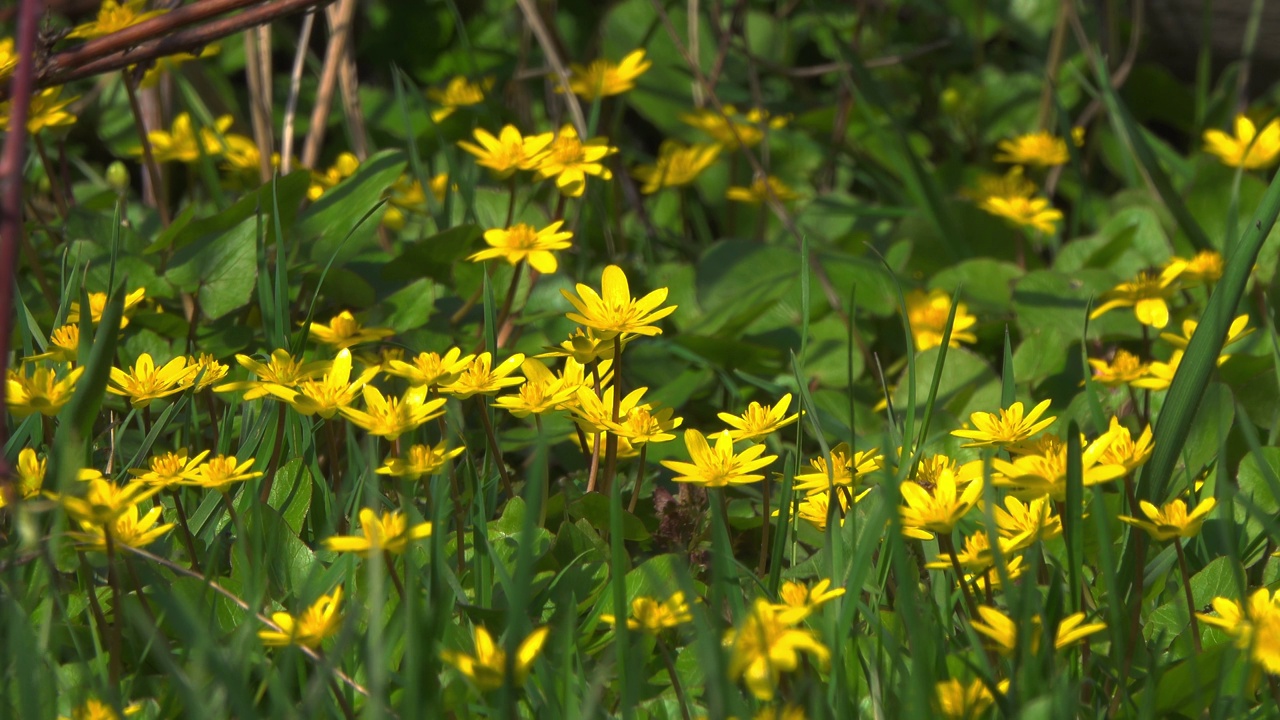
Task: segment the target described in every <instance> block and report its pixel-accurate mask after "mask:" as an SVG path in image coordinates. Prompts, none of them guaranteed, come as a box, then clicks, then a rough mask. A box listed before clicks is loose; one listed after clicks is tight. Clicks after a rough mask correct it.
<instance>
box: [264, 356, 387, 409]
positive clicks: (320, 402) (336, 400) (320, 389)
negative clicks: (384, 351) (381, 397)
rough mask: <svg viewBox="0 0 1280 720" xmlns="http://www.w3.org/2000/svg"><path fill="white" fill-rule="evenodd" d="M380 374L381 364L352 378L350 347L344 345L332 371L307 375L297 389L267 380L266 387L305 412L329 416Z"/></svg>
mask: <svg viewBox="0 0 1280 720" xmlns="http://www.w3.org/2000/svg"><path fill="white" fill-rule="evenodd" d="M377 374H378V368H368V369H367V370H365V371H364V372H362V373H360V376H359V377H357V378H356V379H355V380H354V381H352V380H351V351H350V350H349V349H347V348H343V349H342V350H340V351H338V356H337V357H336V358H334V360H333V365H332V366H331V367H330V369H329V372H327V373H325V374H324V376H323V377H322V378H320V379H319V380H312V379H310V378H307V379H304V380H302V381H301V382H299V383H298V384H297V389H294V388H289V387H285V386H283V385H279V384H276V383H267V384H266V389H267V392H269V393H271V394H272V395H275V396H276V397H278V398H280V399H281V400H284V401H285V402H287V403H289V404H290V405H291V406H293V409H294V410H297V411H298V412H300V413H302V414H303V415H316V414H318V415H320V417H322V418H324V419H326V420H328V419H330V418H332V417H333V416H334V415H336V414H337V413H338V410H339V408H344V407H346V406H348V405H350V404H351V402H352V401H353V400H355V399H356V393H357V392H359V391H360V388H362V387H364V386H365V384H367V383H368V382H369V381H370V380H372V379H373V376H374V375H377Z"/></svg>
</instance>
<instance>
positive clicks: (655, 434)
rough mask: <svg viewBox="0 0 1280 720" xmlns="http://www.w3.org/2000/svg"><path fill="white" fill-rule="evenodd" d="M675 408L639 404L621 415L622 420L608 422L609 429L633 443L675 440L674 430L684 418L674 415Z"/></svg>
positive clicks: (641, 443)
mask: <svg viewBox="0 0 1280 720" xmlns="http://www.w3.org/2000/svg"><path fill="white" fill-rule="evenodd" d="M674 414H675V410H673V409H672V408H669V407H664V408H661V409H655V408H654V407H653V406H652V405H649V404H645V405H638V406H636V407H633V408H631V410H629V411H627V413H626V414H624V415H620V417H621V422H616V423H615V422H612V421H608V422H606V427H607V428H608V431H609V432H611V433H614V434H616V435H617V436H618V437H623V438H626V439H627V440H629V441H631V444H632V445H644V444H646V443H664V442H669V441H671V440H675V439H676V436H675V435H673V434H672V433H671V431H672V430H675V429H676V428H678V427H680V425H681V423H683V422H684V418H678V417H674Z"/></svg>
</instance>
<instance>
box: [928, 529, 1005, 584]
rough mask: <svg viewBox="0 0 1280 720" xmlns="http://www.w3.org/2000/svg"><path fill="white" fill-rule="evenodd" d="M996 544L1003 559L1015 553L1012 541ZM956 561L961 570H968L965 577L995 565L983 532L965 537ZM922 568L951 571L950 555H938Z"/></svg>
mask: <svg viewBox="0 0 1280 720" xmlns="http://www.w3.org/2000/svg"><path fill="white" fill-rule="evenodd" d="M998 542H999V543H1000V552H1001V554H1002V555H1003V556H1004V557H1006V558H1007V557H1009V556H1010V555H1012V554H1013V553H1015V552H1017V548H1016V547H1015V546H1014V543H1013V542H1012V541H1010V540H1007V539H1005V538H998ZM956 561H957V562H958V563H959V564H960V567H961V568H963V569H965V570H968V572H967V573H965V574H966V575H974V574H978V573H985V572H986V571H987V570H988V569H990V568H991V567H993V566H994V565H995V553H993V552H992V551H991V538H990V536H988V535H987V533H986V532H985V531H983V530H979V531H978V532H976V533H974V534H972V535H969V536H966V537H965V539H964V544H963V545H962V546H961V547H960V549H959V550H958V551H957V552H956ZM924 566H925V567H927V568H929V569H931V570H951V569H953V568H952V563H951V555H950V554H943V555H939V556H938V557H937V559H935V560H933V561H932V562H927V563H925V564H924Z"/></svg>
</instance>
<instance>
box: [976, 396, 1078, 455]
mask: <svg viewBox="0 0 1280 720" xmlns="http://www.w3.org/2000/svg"><path fill="white" fill-rule="evenodd" d="M1048 409H1049V401H1048V400H1045V401H1044V402H1042V403H1040V404H1039V405H1036V406H1035V407H1034V408H1031V412H1029V413H1026V414H1025V415H1024V414H1023V406H1022V403H1021V402H1015V403H1013V404H1012V405H1010V406H1009V407H1008V408H1005V409H1002V410H1000V414H999V415H998V416H997V415H996V414H994V413H989V412H975V413H973V414H971V415H970V416H969V422H970V423H972V424H973V426H974V429H973V430H965V429H961V430H952V431H951V434H952V435H955V436H956V437H959V438H965V439H967V440H972V441H973V442H968V443H965V444H964V445H961V446H960V447H992V446H1000V447H1007V446H1009V445H1013V444H1016V443H1020V442H1022V441H1023V440H1026V439H1027V438H1029V437H1031V436H1032V435H1035V434H1036V433H1038V432H1040V431H1041V430H1044V429H1045V428H1047V427H1049V426H1050V425H1052V424H1053V421H1054V420H1057V419H1058V418H1057V417H1056V416H1049V417H1047V418H1045V419H1044V420H1040V416H1041V415H1043V414H1044V411H1045V410H1048Z"/></svg>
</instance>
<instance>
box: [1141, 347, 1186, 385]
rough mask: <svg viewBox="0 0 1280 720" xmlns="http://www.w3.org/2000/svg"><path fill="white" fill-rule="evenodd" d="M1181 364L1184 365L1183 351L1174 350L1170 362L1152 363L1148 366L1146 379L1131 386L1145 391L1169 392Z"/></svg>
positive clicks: (1142, 378)
mask: <svg viewBox="0 0 1280 720" xmlns="http://www.w3.org/2000/svg"><path fill="white" fill-rule="evenodd" d="M1180 364H1182V351H1181V350H1174V351H1173V355H1171V356H1170V357H1169V362H1159V361H1156V362H1153V363H1151V364H1150V365H1149V366H1147V375H1146V377H1141V378H1138V379H1137V380H1133V381H1131V382H1130V383H1129V386H1130V387H1135V388H1141V389H1143V390H1168V389H1169V385H1170V384H1171V383H1173V376H1174V374H1176V373H1177V372H1178V365H1180Z"/></svg>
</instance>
